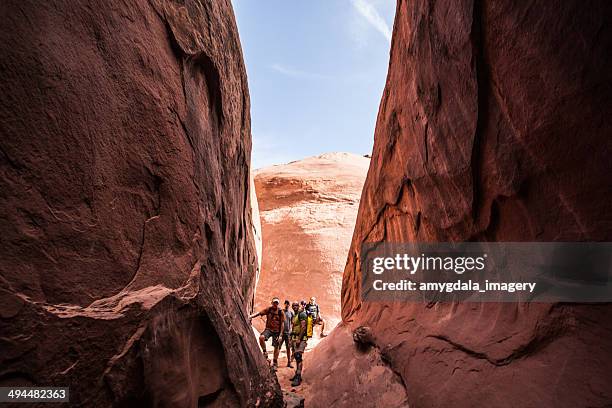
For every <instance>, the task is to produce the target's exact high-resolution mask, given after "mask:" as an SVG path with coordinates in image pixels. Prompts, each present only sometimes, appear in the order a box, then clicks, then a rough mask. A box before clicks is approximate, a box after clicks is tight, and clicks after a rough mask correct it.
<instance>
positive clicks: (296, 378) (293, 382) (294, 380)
mask: <svg viewBox="0 0 612 408" xmlns="http://www.w3.org/2000/svg"><path fill="white" fill-rule="evenodd" d="M301 383H302V375H301V374H296V375H295V376H294V377H293V378H292V379H291V386H292V387H297V386H298V385H300V384H301Z"/></svg>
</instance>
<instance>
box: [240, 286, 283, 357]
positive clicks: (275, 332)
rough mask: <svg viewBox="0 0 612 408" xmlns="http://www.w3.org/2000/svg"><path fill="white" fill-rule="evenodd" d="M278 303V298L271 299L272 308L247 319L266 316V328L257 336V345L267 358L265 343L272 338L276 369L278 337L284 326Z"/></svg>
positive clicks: (278, 348)
mask: <svg viewBox="0 0 612 408" xmlns="http://www.w3.org/2000/svg"><path fill="white" fill-rule="evenodd" d="M279 303H280V301H279V300H278V298H276V297H275V298H273V299H272V306H269V307H267V308H265V309H263V310H262V311H260V312H257V313H254V314H252V315H251V316H249V319H252V318H254V317H257V316H266V328H265V330H264V331H263V332H262V333H261V335H260V336H259V344H260V345H261V349H262V350H263V354H264V356H265V357H266V359H267V358H268V352H267V351H266V341H267V340H268V339H269V338H270V337H272V347H274V360H273V367H274V368H277V367H278V354H279V352H280V344H279V342H278V336H279V335H280V332H281V330H282V328H283V326H284V322H285V313H284V312H283V310H282V309H281V308H280V307H278V304H279Z"/></svg>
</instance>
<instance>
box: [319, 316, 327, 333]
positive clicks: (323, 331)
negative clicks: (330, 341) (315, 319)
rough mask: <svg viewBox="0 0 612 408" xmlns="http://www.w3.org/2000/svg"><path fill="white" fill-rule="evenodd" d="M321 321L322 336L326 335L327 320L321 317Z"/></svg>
mask: <svg viewBox="0 0 612 408" xmlns="http://www.w3.org/2000/svg"><path fill="white" fill-rule="evenodd" d="M319 322H320V323H321V337H325V336H326V334H325V320H323V319H322V318H319Z"/></svg>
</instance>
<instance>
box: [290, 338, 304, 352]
mask: <svg viewBox="0 0 612 408" xmlns="http://www.w3.org/2000/svg"><path fill="white" fill-rule="evenodd" d="M291 341H292V343H291V346H292V347H291V348H292V349H293V352H294V353H303V352H304V351H306V343H307V341H306V340H302V341H300V345H299V346H297V342H298V340H297V339H292V340H291Z"/></svg>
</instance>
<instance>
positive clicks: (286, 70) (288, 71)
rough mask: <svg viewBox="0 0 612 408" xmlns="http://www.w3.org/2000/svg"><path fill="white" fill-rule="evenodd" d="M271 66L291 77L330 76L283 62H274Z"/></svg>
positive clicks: (321, 77) (319, 77)
mask: <svg viewBox="0 0 612 408" xmlns="http://www.w3.org/2000/svg"><path fill="white" fill-rule="evenodd" d="M270 68H272V69H273V70H275V71H276V72H279V73H281V74H283V75H285V76H288V77H291V78H298V79H328V78H329V77H327V76H326V75H321V74H317V73H313V72H307V71H301V70H299V69H294V68H292V67H287V66H284V65H281V64H272V65H271V66H270Z"/></svg>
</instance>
